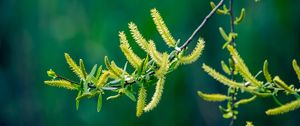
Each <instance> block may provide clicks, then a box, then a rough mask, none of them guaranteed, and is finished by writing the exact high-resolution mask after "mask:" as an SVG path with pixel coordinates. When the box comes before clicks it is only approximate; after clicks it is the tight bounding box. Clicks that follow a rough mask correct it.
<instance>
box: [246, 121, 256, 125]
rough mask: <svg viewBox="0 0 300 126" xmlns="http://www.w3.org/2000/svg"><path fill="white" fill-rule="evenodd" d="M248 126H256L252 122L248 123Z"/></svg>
mask: <svg viewBox="0 0 300 126" xmlns="http://www.w3.org/2000/svg"><path fill="white" fill-rule="evenodd" d="M246 126H254V125H253V123H252V122H246Z"/></svg>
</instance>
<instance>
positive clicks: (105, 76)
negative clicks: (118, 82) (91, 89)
mask: <svg viewBox="0 0 300 126" xmlns="http://www.w3.org/2000/svg"><path fill="white" fill-rule="evenodd" d="M108 77H109V72H103V73H102V74H101V76H100V77H99V79H98V81H97V83H96V87H97V88H101V87H103V86H104V84H105V83H106V81H107V80H108Z"/></svg>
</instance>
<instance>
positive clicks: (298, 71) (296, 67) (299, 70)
mask: <svg viewBox="0 0 300 126" xmlns="http://www.w3.org/2000/svg"><path fill="white" fill-rule="evenodd" d="M293 68H294V71H295V73H296V74H297V77H298V80H299V81H300V68H299V65H298V64H297V61H296V60H295V59H294V60H293Z"/></svg>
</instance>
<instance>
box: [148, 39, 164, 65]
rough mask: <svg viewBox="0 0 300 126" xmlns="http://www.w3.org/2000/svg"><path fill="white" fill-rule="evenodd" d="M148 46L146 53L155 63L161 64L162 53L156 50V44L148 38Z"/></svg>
mask: <svg viewBox="0 0 300 126" xmlns="http://www.w3.org/2000/svg"><path fill="white" fill-rule="evenodd" d="M148 47H149V50H148V54H149V55H150V57H151V58H152V59H153V60H154V62H155V63H157V64H158V65H160V64H161V60H162V59H161V57H162V54H161V53H160V52H158V51H157V50H156V46H155V44H154V41H153V40H149V46H148Z"/></svg>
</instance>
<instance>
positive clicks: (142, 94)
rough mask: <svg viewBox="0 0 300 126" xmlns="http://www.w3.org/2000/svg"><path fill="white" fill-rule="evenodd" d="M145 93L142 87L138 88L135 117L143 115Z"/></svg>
mask: <svg viewBox="0 0 300 126" xmlns="http://www.w3.org/2000/svg"><path fill="white" fill-rule="evenodd" d="M146 98H147V91H146V89H145V88H144V87H141V88H140V91H139V97H138V100H137V103H136V116H137V117H140V116H141V115H142V114H143V109H144V107H145V104H146Z"/></svg>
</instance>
